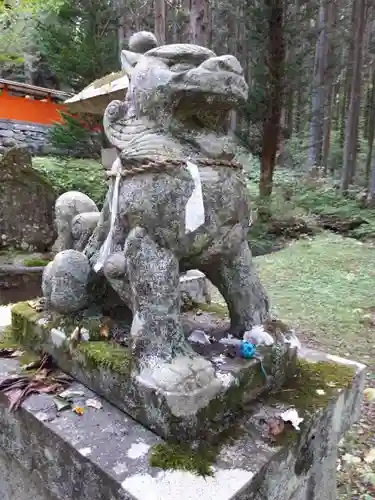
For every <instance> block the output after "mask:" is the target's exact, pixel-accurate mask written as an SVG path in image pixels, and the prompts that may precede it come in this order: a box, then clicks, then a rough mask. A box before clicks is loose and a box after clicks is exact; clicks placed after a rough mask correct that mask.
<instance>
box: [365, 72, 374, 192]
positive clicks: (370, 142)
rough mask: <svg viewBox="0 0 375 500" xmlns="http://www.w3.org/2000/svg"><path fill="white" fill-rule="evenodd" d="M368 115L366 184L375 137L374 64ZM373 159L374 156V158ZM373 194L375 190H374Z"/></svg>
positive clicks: (368, 178) (368, 177) (368, 179)
mask: <svg viewBox="0 0 375 500" xmlns="http://www.w3.org/2000/svg"><path fill="white" fill-rule="evenodd" d="M368 107H369V110H371V111H370V112H369V117H368V132H367V133H368V135H367V139H368V153H367V160H366V184H368V183H369V181H370V173H371V161H372V156H373V154H372V153H373V148H374V138H375V65H373V68H372V79H371V92H370V99H369V101H368ZM374 160H375V158H374ZM374 195H375V191H374Z"/></svg>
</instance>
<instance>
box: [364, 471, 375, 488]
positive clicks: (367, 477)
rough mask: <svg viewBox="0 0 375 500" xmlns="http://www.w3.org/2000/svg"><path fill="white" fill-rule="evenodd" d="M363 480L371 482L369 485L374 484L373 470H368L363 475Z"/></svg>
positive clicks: (374, 474) (374, 473)
mask: <svg viewBox="0 0 375 500" xmlns="http://www.w3.org/2000/svg"><path fill="white" fill-rule="evenodd" d="M364 479H365V481H367V482H368V483H370V484H371V486H375V472H368V473H367V474H365V475H364Z"/></svg>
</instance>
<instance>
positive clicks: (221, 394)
mask: <svg viewBox="0 0 375 500" xmlns="http://www.w3.org/2000/svg"><path fill="white" fill-rule="evenodd" d="M64 321H65V318H64V317H63V316H61V317H59V319H58V326H57V325H56V315H55V317H51V315H50V313H48V312H44V313H40V314H38V313H36V312H35V310H33V309H32V307H31V306H30V305H29V304H27V303H18V304H16V305H15V306H13V308H12V326H13V332H14V334H15V336H16V340H17V341H18V342H20V343H21V345H22V346H24V347H26V348H28V349H31V350H33V351H36V352H47V353H48V354H50V355H51V356H52V357H53V358H54V359H55V361H56V363H57V365H58V366H59V367H60V368H61V369H62V370H64V371H66V372H67V373H70V374H71V375H73V376H74V377H75V378H76V379H77V380H79V381H80V382H81V383H83V384H84V385H86V386H87V387H89V388H90V389H92V390H93V391H95V392H96V393H98V394H100V395H101V396H103V397H105V398H106V399H107V400H108V401H110V402H111V403H113V404H115V405H116V406H117V407H118V408H120V409H121V410H123V411H125V412H127V413H128V414H129V415H130V416H132V417H133V418H134V419H136V420H138V421H139V422H141V423H142V424H144V425H145V426H147V427H148V428H150V429H151V430H153V431H154V432H156V433H157V434H159V435H160V436H162V437H164V438H166V439H174V440H176V441H181V442H189V441H197V440H200V439H206V440H210V441H213V440H215V439H216V437H217V435H218V434H220V433H222V432H223V431H224V430H225V429H227V428H228V427H230V426H231V425H232V424H233V422H234V421H235V420H236V419H237V418H239V417H240V416H241V414H242V413H243V411H244V408H245V405H246V404H247V403H248V402H249V401H251V400H254V399H255V398H257V397H258V396H259V395H260V394H261V393H262V392H264V391H266V390H269V389H271V388H274V387H279V386H281V385H283V384H284V383H285V382H286V381H287V380H288V377H291V376H293V374H294V372H295V361H296V351H295V349H293V348H290V347H289V344H287V343H286V344H284V345H281V344H278V345H277V346H276V345H275V346H271V347H265V346H264V347H259V349H258V351H259V355H260V356H261V360H260V359H258V358H257V359H255V358H252V359H243V358H240V357H239V356H238V355H237V356H234V357H233V355H232V353H227V351H226V349H227V348H225V347H224V346H223V345H222V344H221V343H220V342H219V341H218V340H219V339H220V337H222V336H223V332H222V331H220V332H219V333H218V335H219V337H218V339H215V341H213V342H212V343H211V344H209V345H208V346H203V347H202V346H201V345H200V344H198V345H193V344H192V347H193V349H194V350H195V351H196V352H197V354H199V355H200V356H202V359H203V358H205V359H203V361H205V360H208V361H210V367H211V366H212V368H213V371H214V377H215V379H214V380H215V384H216V385H215V387H214V388H215V392H210V393H208V392H207V391H206V387H205V386H204V385H203V384H202V389H201V390H195V391H192V390H190V391H180V392H178V388H177V389H175V386H172V389H170V388H169V387H170V386H167V387H166V388H165V389H163V390H161V388H160V386H158V385H156V384H153V379H152V378H150V377H149V378H148V379H145V378H144V377H143V378H142V373H141V374H138V373H137V372H133V371H132V369H131V354H130V350H129V349H128V348H127V347H126V344H129V336H128V340H126V334H124V336H123V337H122V344H125V346H124V345H119V344H118V343H115V342H111V341H109V340H107V341H103V340H102V338H101V337H99V338H98V331H99V327H95V328H94V327H93V326H92V324H91V323H90V324H87V325H86V326H85V335H87V337H86V340H82V341H81V342H80V343H79V344H78V345H76V346H74V347H72V345H71V341H70V336H71V335H72V333H73V332H74V331H75V330H76V326H75V325H74V324H70V325H66V323H64ZM96 321H97V323H96V324H97V325H99V324H103V323H104V322H105V319H104V318H99V319H97V320H96ZM81 324H82V323H81ZM53 325H55V326H53ZM126 326H127V328H126ZM120 329H123V331H124V332H125V331H126V330H127V331H129V323H128V324H127V325H125V327H124V325H123V324H120V323H117V324H116V325H115V327H114V330H115V331H117V330H120ZM213 335H214V334H213V332H211V336H212V337H213ZM98 342H99V343H98ZM274 347H277V350H276V351H274ZM98 349H100V358H101V359H104V362H102V361H101V360H100V361H98V354H97V353H98ZM275 352H277V356H275V355H274V353H275ZM230 354H231V355H230ZM112 359H115V360H116V366H114V363H112ZM195 359H198V360H200V359H201V358H195ZM205 362H206V361H205ZM189 363H191V361H190V358H182V359H181V363H180V364H179V365H178V364H177V363H175V364H174V365H173V366H172V367H171V368H170V367H169V365H167V364H165V365H162V367H161V368H160V370H159V373H161V375H160V376H161V377H163V376H165V374H166V375H167V377H169V378H168V379H167V382H168V383H170V384H175V385H177V384H176V380H177V377H178V376H179V375H180V371H182V373H183V375H184V376H185V377H186V375H185V373H186V371H187V372H188V374H189V370H190V365H189ZM206 363H207V362H206ZM157 368H159V367H157ZM155 371H156V370H155ZM164 380H165V379H162V381H163V382H164Z"/></svg>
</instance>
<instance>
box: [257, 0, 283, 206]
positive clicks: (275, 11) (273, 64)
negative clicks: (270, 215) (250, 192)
mask: <svg viewBox="0 0 375 500" xmlns="http://www.w3.org/2000/svg"><path fill="white" fill-rule="evenodd" d="M264 3H265V8H266V15H267V18H266V19H267V54H266V59H267V60H266V61H265V62H266V64H265V66H266V67H268V82H267V87H266V94H267V97H266V100H265V102H267V103H268V109H267V114H266V116H265V118H264V122H263V131H262V156H261V172H260V182H259V195H260V198H261V202H262V199H263V200H264V199H265V200H266V201H267V200H269V198H270V195H271V193H272V183H273V172H274V169H275V160H276V153H277V145H278V141H279V136H280V118H281V110H282V107H283V93H284V92H283V90H284V60H285V45H284V33H283V27H284V26H283V22H284V19H283V17H284V9H283V7H284V4H283V0H265V2H264ZM263 208H265V209H266V211H268V207H267V206H264V205H263Z"/></svg>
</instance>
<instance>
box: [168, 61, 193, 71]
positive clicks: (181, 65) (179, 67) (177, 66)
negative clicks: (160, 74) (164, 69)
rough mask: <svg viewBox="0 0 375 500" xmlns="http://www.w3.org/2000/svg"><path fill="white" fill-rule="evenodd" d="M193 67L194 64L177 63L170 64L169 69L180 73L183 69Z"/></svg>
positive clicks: (186, 69)
mask: <svg viewBox="0 0 375 500" xmlns="http://www.w3.org/2000/svg"><path fill="white" fill-rule="evenodd" d="M195 67H196V66H194V64H188V63H178V64H173V65H172V66H170V70H171V71H173V72H174V73H182V72H183V71H189V69H193V68H195Z"/></svg>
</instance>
